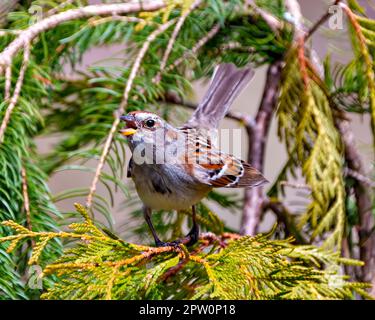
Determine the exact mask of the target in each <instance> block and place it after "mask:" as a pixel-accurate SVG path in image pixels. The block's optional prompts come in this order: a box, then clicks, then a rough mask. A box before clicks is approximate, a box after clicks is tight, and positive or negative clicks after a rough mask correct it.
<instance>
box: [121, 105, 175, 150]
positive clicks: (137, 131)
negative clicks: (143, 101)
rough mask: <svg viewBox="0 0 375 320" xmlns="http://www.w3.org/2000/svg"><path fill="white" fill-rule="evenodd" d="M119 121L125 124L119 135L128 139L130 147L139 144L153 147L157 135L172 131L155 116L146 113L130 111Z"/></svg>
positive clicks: (171, 128) (170, 127)
mask: <svg viewBox="0 0 375 320" xmlns="http://www.w3.org/2000/svg"><path fill="white" fill-rule="evenodd" d="M120 119H121V120H122V121H124V122H125V128H123V129H121V130H120V134H122V135H123V136H126V137H127V138H128V140H129V144H130V146H131V147H135V146H137V145H138V144H139V143H143V144H153V145H155V141H156V137H157V134H161V135H163V134H164V132H165V130H173V129H174V128H173V127H172V126H170V125H169V124H168V123H167V122H166V121H164V120H163V119H162V118H161V117H159V116H158V115H157V114H155V113H152V112H147V111H132V112H129V113H128V114H127V115H124V116H121V117H120Z"/></svg>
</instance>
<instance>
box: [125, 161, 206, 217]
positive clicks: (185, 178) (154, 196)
mask: <svg viewBox="0 0 375 320" xmlns="http://www.w3.org/2000/svg"><path fill="white" fill-rule="evenodd" d="M132 178H133V180H134V183H135V186H136V189H137V192H138V195H139V197H140V198H141V200H142V202H143V203H144V204H145V205H146V206H148V207H150V208H152V209H154V210H184V209H188V208H190V207H191V206H192V205H194V204H196V203H198V202H199V201H200V200H201V199H202V198H204V197H205V196H206V195H207V194H208V192H210V191H211V189H212V188H211V187H210V186H207V185H204V184H201V183H199V182H197V181H196V180H195V179H194V178H193V177H191V176H190V175H189V174H187V173H186V172H185V171H184V170H183V169H182V168H181V167H179V166H177V165H167V164H163V165H156V164H152V165H149V164H144V165H135V166H134V168H133V169H132Z"/></svg>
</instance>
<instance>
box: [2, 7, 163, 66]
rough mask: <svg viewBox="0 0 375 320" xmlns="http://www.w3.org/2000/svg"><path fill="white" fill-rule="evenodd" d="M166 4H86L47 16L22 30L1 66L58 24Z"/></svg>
mask: <svg viewBox="0 0 375 320" xmlns="http://www.w3.org/2000/svg"><path fill="white" fill-rule="evenodd" d="M165 6H166V3H165V2H164V1H162V0H152V1H139V2H130V3H111V4H98V5H91V6H85V7H81V8H77V9H71V10H67V11H64V12H61V13H58V14H55V15H52V16H50V17H47V18H45V19H43V20H41V21H39V22H37V23H35V24H33V25H32V26H30V27H29V28H27V29H25V30H23V31H22V32H20V34H19V35H18V36H17V38H16V39H14V40H13V41H12V42H11V43H10V44H9V45H8V46H7V47H6V48H5V49H4V50H3V51H2V52H1V53H0V66H1V65H5V66H6V65H9V64H10V63H11V61H12V58H13V57H14V55H15V54H16V53H17V52H18V51H19V50H21V49H22V48H23V47H24V46H25V45H26V44H29V43H31V41H32V40H33V39H35V38H36V37H37V36H38V35H39V34H41V33H43V32H45V31H47V30H49V29H52V28H55V27H56V26H58V25H60V24H62V23H64V22H67V21H71V20H78V19H83V18H88V17H91V16H105V15H113V14H127V13H133V12H139V11H155V10H159V9H161V8H163V7H165Z"/></svg>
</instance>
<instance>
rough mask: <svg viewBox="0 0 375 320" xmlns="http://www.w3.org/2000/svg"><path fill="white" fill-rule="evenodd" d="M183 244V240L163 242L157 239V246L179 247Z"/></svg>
mask: <svg viewBox="0 0 375 320" xmlns="http://www.w3.org/2000/svg"><path fill="white" fill-rule="evenodd" d="M180 244H181V240H180V239H177V240H174V241H170V242H163V241H160V240H159V241H155V245H156V246H157V247H178V246H179V245H180Z"/></svg>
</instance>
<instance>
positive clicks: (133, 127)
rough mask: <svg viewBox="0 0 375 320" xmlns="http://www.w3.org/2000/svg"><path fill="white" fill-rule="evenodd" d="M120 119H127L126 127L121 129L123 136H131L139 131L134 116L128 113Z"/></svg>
mask: <svg viewBox="0 0 375 320" xmlns="http://www.w3.org/2000/svg"><path fill="white" fill-rule="evenodd" d="M120 120H122V121H125V123H126V128H124V129H121V130H119V132H120V133H121V134H122V135H123V136H131V135H133V134H134V133H136V132H137V123H136V121H135V119H134V116H131V115H127V116H121V117H120Z"/></svg>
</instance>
